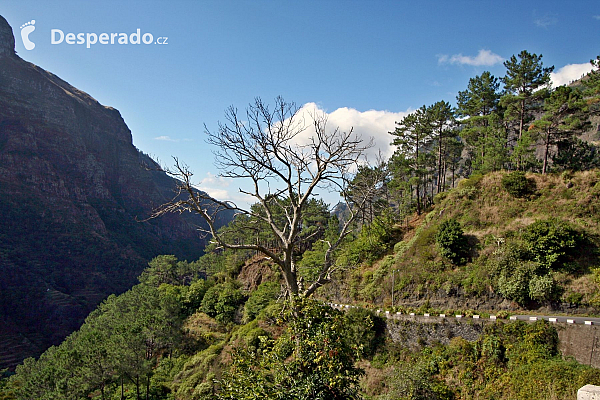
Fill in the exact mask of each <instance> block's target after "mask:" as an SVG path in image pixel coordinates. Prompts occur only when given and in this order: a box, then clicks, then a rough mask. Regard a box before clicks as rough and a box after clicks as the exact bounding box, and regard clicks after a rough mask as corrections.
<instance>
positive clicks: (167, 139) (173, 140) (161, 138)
mask: <svg viewBox="0 0 600 400" xmlns="http://www.w3.org/2000/svg"><path fill="white" fill-rule="evenodd" d="M154 140H163V141H165V142H179V139H173V138H171V137H170V136H158V137H155V138H154Z"/></svg>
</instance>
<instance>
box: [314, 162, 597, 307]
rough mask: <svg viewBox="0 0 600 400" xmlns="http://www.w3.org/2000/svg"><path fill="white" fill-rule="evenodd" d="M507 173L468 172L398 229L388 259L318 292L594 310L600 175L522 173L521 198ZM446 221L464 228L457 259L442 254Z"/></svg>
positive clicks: (425, 302)
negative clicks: (400, 235)
mask: <svg viewBox="0 0 600 400" xmlns="http://www.w3.org/2000/svg"><path fill="white" fill-rule="evenodd" d="M517 175H518V174H517ZM509 176H511V177H512V176H514V175H512V174H511V175H509V174H508V173H505V172H497V173H491V174H487V175H485V176H480V175H479V176H474V177H471V178H470V179H466V180H463V181H462V182H460V184H459V185H458V187H457V188H456V189H453V190H451V191H449V192H444V193H440V194H439V195H437V196H436V198H435V205H434V206H433V207H432V209H430V210H428V212H427V213H425V214H423V215H422V216H421V217H420V218H415V219H414V220H413V221H410V222H409V224H408V225H407V224H406V221H405V223H404V224H403V225H402V226H396V229H401V231H402V232H403V240H402V241H400V242H398V243H395V244H394V243H389V244H387V246H388V248H389V249H390V250H389V252H388V253H389V255H387V256H385V257H384V258H383V259H380V260H378V261H375V262H373V263H363V264H362V265H361V266H360V267H358V268H355V269H354V270H353V271H352V272H350V273H346V274H344V275H343V276H339V277H338V278H337V281H336V282H334V284H333V285H331V288H328V289H324V292H323V295H324V296H326V297H330V298H333V299H337V300H340V301H353V302H368V303H371V302H372V303H374V304H380V305H382V304H385V305H388V306H389V305H391V303H392V282H393V296H394V305H396V306H402V307H433V308H437V309H482V310H497V309H523V308H539V307H546V308H548V309H551V310H554V311H557V310H560V311H565V312H588V313H597V312H598V310H599V309H600V292H599V286H598V284H599V283H600V279H599V277H600V274H599V272H600V270H599V269H598V267H600V259H599V252H598V249H599V246H600V171H598V170H593V171H585V172H578V173H569V172H565V173H563V174H554V175H551V174H550V175H540V174H527V175H525V178H524V179H526V185H525V187H524V189H523V190H524V193H522V196H520V197H515V196H514V195H511V194H510V193H509V192H508V191H507V189H506V188H505V184H503V179H504V180H505V181H506V180H507V177H509ZM451 220H452V221H456V222H458V224H457V226H459V227H460V228H461V229H462V231H463V234H462V235H461V238H462V239H461V240H462V245H461V246H463V248H464V251H463V254H462V255H461V254H458V256H456V257H453V256H452V254H450V255H449V253H446V256H444V255H443V250H442V248H441V247H443V246H441V245H440V240H439V238H438V232H439V231H440V228H441V226H442V225H443V224H445V225H446V226H447V225H448V224H447V221H451ZM459 242H460V241H458V240H457V242H456V243H459ZM392 247H393V251H392V250H391V249H392ZM458 248H459V250H457V251H456V253H460V246H458ZM455 255H456V254H455ZM392 279H394V280H393V281H392Z"/></svg>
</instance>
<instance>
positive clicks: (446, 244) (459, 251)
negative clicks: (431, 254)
mask: <svg viewBox="0 0 600 400" xmlns="http://www.w3.org/2000/svg"><path fill="white" fill-rule="evenodd" d="M435 241H436V243H437V244H438V247H439V249H440V253H441V254H442V256H444V257H446V258H448V259H449V260H450V261H452V263H454V264H457V265H460V264H464V263H465V262H467V255H468V251H469V243H468V241H467V238H466V237H465V235H464V234H463V230H462V228H461V226H460V224H459V223H458V221H457V220H456V219H454V218H451V219H448V220H446V221H444V222H442V223H441V224H440V226H439V228H438V231H437V233H436V235H435Z"/></svg>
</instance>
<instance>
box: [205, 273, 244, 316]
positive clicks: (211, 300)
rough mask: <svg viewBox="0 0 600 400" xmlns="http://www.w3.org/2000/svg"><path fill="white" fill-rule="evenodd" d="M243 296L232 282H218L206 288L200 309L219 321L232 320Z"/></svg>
mask: <svg viewBox="0 0 600 400" xmlns="http://www.w3.org/2000/svg"><path fill="white" fill-rule="evenodd" d="M243 300H244V296H243V295H242V292H241V291H240V289H239V288H238V287H237V286H236V285H235V284H233V283H232V282H227V283H220V284H218V285H215V286H213V287H211V288H210V289H208V290H207V291H206V294H205V295H204V298H203V299H202V305H201V307H200V310H201V311H202V312H204V313H206V314H208V315H209V316H211V317H213V318H214V319H216V320H217V321H219V322H221V323H229V322H233V319H234V317H235V313H236V311H237V309H238V307H239V306H240V305H241V304H242V302H243Z"/></svg>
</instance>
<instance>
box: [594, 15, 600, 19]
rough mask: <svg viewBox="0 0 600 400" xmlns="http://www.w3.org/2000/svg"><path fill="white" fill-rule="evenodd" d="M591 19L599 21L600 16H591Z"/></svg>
mask: <svg viewBox="0 0 600 400" xmlns="http://www.w3.org/2000/svg"><path fill="white" fill-rule="evenodd" d="M592 18H594V19H598V20H600V15H593V16H592Z"/></svg>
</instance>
